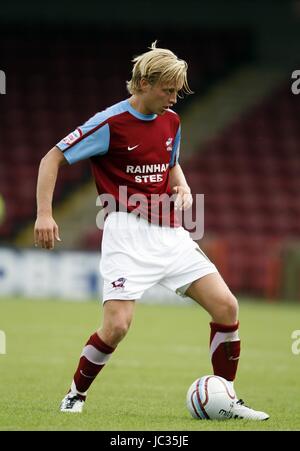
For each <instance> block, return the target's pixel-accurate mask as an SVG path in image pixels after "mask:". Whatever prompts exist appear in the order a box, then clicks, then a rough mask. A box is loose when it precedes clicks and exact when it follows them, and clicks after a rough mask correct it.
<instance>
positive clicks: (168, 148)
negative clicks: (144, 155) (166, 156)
mask: <svg viewBox="0 0 300 451" xmlns="http://www.w3.org/2000/svg"><path fill="white" fill-rule="evenodd" d="M172 143H173V138H168V139H167V141H166V146H167V151H168V152H171V151H172V149H173V147H172Z"/></svg>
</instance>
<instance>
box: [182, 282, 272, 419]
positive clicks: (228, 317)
mask: <svg viewBox="0 0 300 451" xmlns="http://www.w3.org/2000/svg"><path fill="white" fill-rule="evenodd" d="M185 294H186V295H188V296H189V297H190V298H192V299H194V300H195V301H196V302H197V303H198V304H200V305H201V306H202V307H203V308H205V310H207V312H208V313H209V314H210V315H211V318H212V322H211V323H210V327H211V333H210V355H211V361H212V366H213V370H214V374H215V375H217V376H221V377H223V378H224V379H227V381H229V382H230V383H231V384H232V385H233V381H234V379H235V376H236V372H237V366H238V361H239V357H240V339H239V335H238V327H239V322H238V302H237V300H236V298H235V296H233V294H232V293H231V291H230V290H229V288H228V286H227V285H226V283H225V282H224V280H223V279H222V277H221V276H220V274H218V273H214V274H208V275H206V276H204V277H202V278H200V279H197V280H195V281H194V282H193V283H192V284H191V285H190V286H189V288H188V289H187V291H186V292H185ZM232 415H233V418H244V419H249V420H267V419H268V418H269V415H268V414H266V413H265V412H260V411H256V410H253V409H251V408H250V407H248V406H245V404H244V402H243V400H241V399H238V398H236V399H235V400H234V402H233V404H232Z"/></svg>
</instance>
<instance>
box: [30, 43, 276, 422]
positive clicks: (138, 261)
mask: <svg viewBox="0 0 300 451" xmlns="http://www.w3.org/2000/svg"><path fill="white" fill-rule="evenodd" d="M133 63H134V65H133V69H132V77H131V80H130V81H129V82H127V88H128V91H129V93H130V94H131V96H130V97H129V98H128V99H126V100H123V101H121V102H119V103H117V104H115V105H113V106H110V107H109V108H107V109H106V110H104V111H101V112H99V113H97V114H96V115H95V116H93V117H92V118H91V119H89V120H88V121H87V122H86V123H85V124H83V125H82V126H80V127H78V128H77V129H76V130H75V131H73V132H72V133H70V134H69V135H68V136H67V137H66V138H64V139H63V140H62V141H60V142H59V143H58V144H57V145H56V146H55V147H53V148H52V149H51V150H50V151H49V152H48V153H47V155H45V157H44V158H43V159H42V160H41V164H40V168H39V175H38V183H37V220H36V223H35V231H34V235H35V244H36V246H38V245H40V246H41V247H42V248H45V249H52V248H53V247H54V241H55V239H56V240H58V241H60V238H59V231H58V226H57V224H56V223H55V221H54V219H53V217H52V197H53V191H54V187H55V183H56V178H57V174H58V170H59V167H60V166H61V165H62V164H65V163H69V164H74V163H77V162H78V161H80V160H83V159H87V158H89V159H90V162H91V166H92V170H93V174H94V178H95V182H96V186H97V190H98V192H99V194H107V195H110V197H111V198H112V199H114V200H115V204H116V205H115V207H116V208H115V210H114V209H112V211H110V213H109V214H108V216H107V218H106V220H105V224H104V232H103V241H102V256H101V263H100V271H101V274H102V276H103V280H104V287H103V304H104V305H103V324H102V327H101V328H100V329H99V330H97V331H96V332H94V333H93V334H92V335H91V336H90V338H89V339H88V341H87V342H86V344H85V346H84V348H83V350H82V353H81V355H80V360H79V364H78V367H77V369H76V372H75V374H74V377H73V380H72V383H71V387H70V389H69V392H68V393H67V395H66V396H65V397H64V399H63V400H62V403H61V407H60V409H61V411H62V412H81V411H82V408H83V405H84V402H85V399H86V396H87V391H88V388H89V387H90V385H91V383H92V382H93V381H94V379H95V378H96V376H97V374H98V373H99V372H100V371H101V370H102V368H103V367H104V366H105V365H106V363H107V362H108V361H109V359H110V357H111V355H112V353H113V352H114V350H115V349H116V347H117V345H118V344H119V343H120V341H121V340H122V339H123V338H124V336H125V335H126V333H127V331H128V328H129V326H130V323H131V320H132V317H133V313H134V305H135V300H137V299H139V298H141V296H142V295H143V293H144V291H145V290H146V289H148V288H150V287H151V286H153V285H154V284H156V283H158V284H161V285H163V286H165V287H167V288H169V289H171V290H174V291H176V292H177V293H179V294H182V295H185V296H188V297H190V298H192V299H193V300H195V301H196V302H197V303H198V304H200V305H201V306H202V307H203V308H204V309H205V310H207V312H208V313H209V314H210V315H211V318H212V321H211V323H210V327H211V334H210V354H211V361H212V366H213V370H214V374H215V375H218V376H221V377H223V378H225V379H227V380H228V381H229V383H230V384H232V387H233V381H234V379H235V375H236V371H237V365H238V360H239V355H240V340H239V335H238V327H239V322H238V303H237V300H236V298H235V297H234V296H233V294H232V293H231V292H230V290H229V288H228V287H227V285H226V284H225V282H224V281H223V279H222V277H221V276H220V274H219V273H218V271H217V269H216V267H215V266H214V265H213V263H212V262H210V261H209V259H208V258H207V257H206V256H205V254H204V253H203V252H202V251H201V249H200V248H199V246H198V245H197V244H196V243H195V242H194V241H193V240H192V239H191V237H190V235H189V233H188V232H187V231H186V230H185V229H184V228H183V227H182V226H181V225H180V224H179V222H178V219H176V211H175V210H176V208H177V209H179V210H182V211H184V210H185V209H188V208H189V207H190V206H191V204H192V196H191V190H190V188H189V186H188V183H187V181H186V179H185V176H184V174H183V171H182V169H181V167H180V164H179V147H180V119H179V116H178V115H177V114H176V113H175V112H174V111H172V110H171V108H172V106H173V105H174V104H175V103H176V101H177V96H178V95H180V94H181V93H186V94H190V93H191V90H190V88H189V85H188V82H187V64H186V62H185V61H183V60H181V59H179V58H178V57H177V56H176V55H175V54H174V53H173V52H172V51H170V50H168V49H162V48H157V47H156V43H153V44H152V46H151V48H150V49H149V51H147V52H145V53H144V54H142V55H140V56H137V57H136V58H134V60H133ZM120 187H121V188H123V189H124V188H126V193H125V195H124V193H123V192H121V191H120ZM134 195H138V196H139V198H141V199H142V202H141V203H140V204H141V208H140V209H139V214H136V211H135V207H136V204H134V202H130V196H134ZM153 195H156V197H155V196H153ZM157 195H165V196H168V198H169V197H171V196H172V195H175V201H174V202H170V203H169V208H168V209H166V208H164V206H163V205H162V206H161V205H159V202H160V201H159V200H157ZM160 207H162V208H160ZM232 414H233V416H234V417H235V418H247V419H253V420H265V419H267V418H268V417H269V416H268V415H267V414H266V413H264V412H258V411H255V410H253V409H250V408H249V407H247V406H245V405H244V403H243V401H242V400H238V398H237V397H236V399H235V401H234V402H233V405H232Z"/></svg>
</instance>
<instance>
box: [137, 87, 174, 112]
mask: <svg viewBox="0 0 300 451" xmlns="http://www.w3.org/2000/svg"><path fill="white" fill-rule="evenodd" d="M177 94H178V90H177V88H176V87H175V86H172V85H168V84H161V83H156V84H154V85H150V84H148V86H147V89H146V90H145V91H144V97H143V99H144V106H145V109H146V110H147V111H148V114H159V115H162V114H164V113H165V112H166V110H167V109H168V108H172V106H173V105H174V104H175V103H176V102H177Z"/></svg>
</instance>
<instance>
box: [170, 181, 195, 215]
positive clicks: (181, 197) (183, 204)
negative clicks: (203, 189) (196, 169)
mask: <svg viewBox="0 0 300 451" xmlns="http://www.w3.org/2000/svg"><path fill="white" fill-rule="evenodd" d="M172 192H173V194H177V196H176V199H175V210H187V209H188V208H190V207H191V206H192V204H193V196H192V195H191V190H190V189H189V188H188V187H185V186H174V187H173V188H172Z"/></svg>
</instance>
